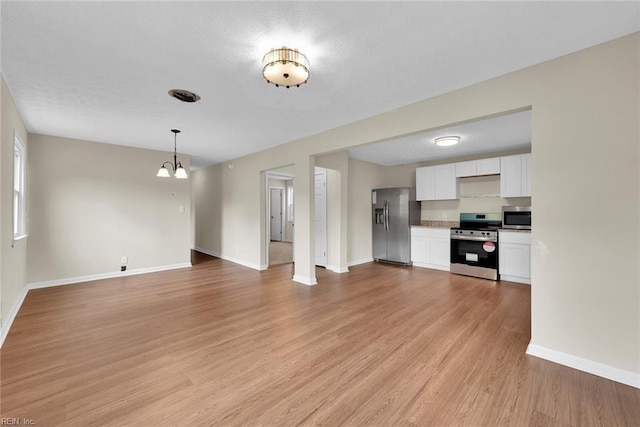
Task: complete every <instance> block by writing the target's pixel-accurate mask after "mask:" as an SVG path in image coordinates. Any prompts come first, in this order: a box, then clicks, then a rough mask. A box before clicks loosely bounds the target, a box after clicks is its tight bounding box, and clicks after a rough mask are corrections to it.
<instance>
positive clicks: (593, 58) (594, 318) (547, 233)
mask: <svg viewBox="0 0 640 427" xmlns="http://www.w3.org/2000/svg"><path fill="white" fill-rule="evenodd" d="M639 51H640V35H639V34H637V33H636V34H634V35H631V36H628V37H624V38H621V39H618V40H615V41H612V42H609V43H606V44H603V45H599V46H595V47H592V48H590V49H586V50H584V51H581V52H577V53H574V54H571V55H567V56H564V57H561V58H558V59H555V60H552V61H549V62H546V63H542V64H539V65H536V66H533V67H529V68H526V69H523V70H520V71H517V72H514V73H511V74H507V75H504V76H502V77H498V78H495V79H492V80H488V81H486V82H482V83H479V84H475V85H472V86H469V87H466V88H463V89H460V90H457V91H453V92H449V93H446V94H443V95H440V96H437V97H434V98H431V99H427V100H424V101H421V102H417V103H415V104H411V105H408V106H406V107H402V108H398V109H395V110H394V111H393V112H389V113H384V114H380V115H377V116H374V117H371V118H368V119H365V120H361V121H359V122H356V123H352V124H349V125H345V126H342V127H339V128H336V129H332V130H330V131H327V132H323V133H321V134H317V135H313V136H310V137H306V138H302V139H300V140H298V141H294V142H291V143H288V144H283V145H281V146H278V147H274V148H272V149H269V150H265V151H262V152H260V153H255V154H252V155H250V156H246V157H243V158H240V159H236V160H234V162H233V163H234V165H235V169H234V170H232V171H228V170H227V169H224V170H223V174H224V182H225V189H224V191H223V194H222V199H220V202H221V203H222V204H223V206H224V211H223V218H224V221H223V222H224V229H223V231H222V233H223V239H222V240H223V241H222V247H223V250H224V251H225V252H227V251H228V252H229V253H233V254H235V256H237V257H238V258H240V259H245V260H255V262H259V260H260V250H261V249H260V248H261V247H262V245H263V243H264V242H263V241H262V240H261V239H264V237H263V233H261V230H260V206H259V204H260V184H261V182H260V171H264V170H268V169H271V168H273V167H277V166H279V165H282V164H294V165H295V166H294V167H295V171H296V172H295V173H296V227H295V228H296V238H295V241H296V265H295V269H296V275H300V276H301V277H306V278H313V277H314V276H315V273H314V269H313V264H312V263H313V258H314V254H313V250H314V242H313V239H314V236H313V233H312V227H311V226H310V224H312V223H313V197H310V196H311V195H312V191H310V189H312V188H313V185H312V184H313V166H314V163H315V162H314V161H313V157H314V156H315V155H318V154H321V153H327V152H333V151H339V150H343V149H345V148H348V147H350V146H356V145H360V144H365V143H369V142H373V141H378V140H383V139H387V138H393V137H397V136H402V135H407V134H412V133H417V132H423V131H427V130H430V129H436V128H442V127H446V126H452V125H455V124H457V123H462V122H466V121H469V120H476V119H481V118H486V117H491V116H494V115H496V114H502V113H506V112H513V111H521V110H522V109H524V108H532V111H533V118H532V135H533V141H532V162H533V169H532V176H533V180H532V188H533V197H532V200H534V204H535V210H536V212H535V217H534V230H533V233H532V238H533V241H534V242H535V245H534V253H533V259H532V346H533V347H532V348H538V349H547V350H552V351H553V352H555V353H554V354H560V355H566V356H569V357H574V358H578V359H579V360H586V361H587V362H589V363H596V364H599V365H601V366H607V367H611V368H612V369H617V370H618V371H619V373H622V374H621V375H622V376H625V375H626V376H627V377H632V376H633V378H637V377H638V375H639V374H640V358H638V354H640V322H638V320H639V319H638V313H639V311H640V308H639V305H640V270H639V269H638V260H639V259H640V253H639V251H640V250H639V248H638V241H639V240H640V219H639V218H640V211H639V199H640V176H639V172H638V169H639V168H638V154H639V144H638V136H639V135H638V132H639V131H638V116H639V106H638V94H639V91H640V89H639V87H638V75H639V70H638V64H639V62H640V58H639ZM418 83H419V82H418ZM214 168H215V167H214ZM352 169H353V168H352V167H349V186H350V188H351V187H352V186H353V187H354V188H357V187H358V186H357V185H356V184H355V183H354V182H351V181H352V178H353V177H356V179H359V177H358V175H357V174H356V173H354V171H353V170H352ZM370 181H372V182H367V183H366V185H364V184H365V183H361V184H363V185H361V187H362V188H366V187H368V188H369V190H370V188H373V187H376V186H378V185H380V184H379V183H377V182H373V181H375V180H370ZM359 197H363V198H364V197H368V194H366V195H361V196H359ZM576 212H581V213H583V215H576ZM351 213H353V210H350V221H349V224H350V225H351V224H352V221H351ZM350 228H351V227H350ZM365 228H367V229H368V230H370V228H369V227H368V226H365ZM587 231H588V233H587ZM203 232H204V233H209V232H208V231H206V230H203ZM214 233H215V232H214ZM353 233H354V230H351V229H350V230H349V233H348V235H349V236H350V237H351V236H352V234H353ZM355 234H356V235H361V234H362V233H355ZM362 235H363V236H364V234H362ZM361 247H370V245H366V244H365V245H360V244H357V245H355V246H354V243H353V242H349V248H350V251H351V255H352V256H353V258H351V259H354V258H356V257H359V256H360V255H361V254H360V253H359V252H358V251H359V250H360V249H361ZM603 248H606V250H603ZM539 354H540V353H539ZM548 354H549V353H548ZM547 357H550V356H547ZM562 357H564V356H562ZM563 363H567V362H566V360H565V361H564V362H563ZM589 369H590V368H589Z"/></svg>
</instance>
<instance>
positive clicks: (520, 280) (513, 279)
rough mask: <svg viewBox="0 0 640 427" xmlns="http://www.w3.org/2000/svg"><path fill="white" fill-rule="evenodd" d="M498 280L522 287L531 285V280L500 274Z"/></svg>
mask: <svg viewBox="0 0 640 427" xmlns="http://www.w3.org/2000/svg"><path fill="white" fill-rule="evenodd" d="M500 280H506V281H507V282H514V283H522V284H523V285H531V279H527V278H526V277H518V276H507V275H504V274H501V275H500Z"/></svg>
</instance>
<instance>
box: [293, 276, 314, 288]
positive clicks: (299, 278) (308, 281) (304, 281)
mask: <svg viewBox="0 0 640 427" xmlns="http://www.w3.org/2000/svg"><path fill="white" fill-rule="evenodd" d="M293 281H294V282H298V283H302V284H303V285H307V286H313V285H317V284H318V281H317V280H316V278H315V277H304V276H299V275H297V274H296V275H294V276H293Z"/></svg>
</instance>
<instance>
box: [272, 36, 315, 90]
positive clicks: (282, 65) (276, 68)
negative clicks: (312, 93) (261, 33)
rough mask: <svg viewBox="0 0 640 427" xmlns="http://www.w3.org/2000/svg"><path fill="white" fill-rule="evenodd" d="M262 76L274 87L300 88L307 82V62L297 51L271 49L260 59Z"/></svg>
mask: <svg viewBox="0 0 640 427" xmlns="http://www.w3.org/2000/svg"><path fill="white" fill-rule="evenodd" d="M262 75H263V76H264V78H265V79H266V80H267V82H269V83H273V84H274V85H276V87H280V86H284V87H286V88H289V87H291V86H296V87H300V85H301V84H304V83H306V82H307V80H309V60H308V59H307V57H306V56H304V55H303V54H302V53H300V52H298V49H289V48H287V47H285V46H282V47H281V48H280V49H271V50H270V51H269V52H268V53H267V54H266V55H265V56H264V57H263V58H262Z"/></svg>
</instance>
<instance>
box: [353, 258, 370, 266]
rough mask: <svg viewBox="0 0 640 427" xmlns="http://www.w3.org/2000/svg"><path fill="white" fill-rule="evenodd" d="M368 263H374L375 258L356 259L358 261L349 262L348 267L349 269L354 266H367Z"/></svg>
mask: <svg viewBox="0 0 640 427" xmlns="http://www.w3.org/2000/svg"><path fill="white" fill-rule="evenodd" d="M368 262H373V258H362V259H356V260H353V261H349V262H347V266H348V267H353V266H354V265H360V264H366V263H368Z"/></svg>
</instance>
